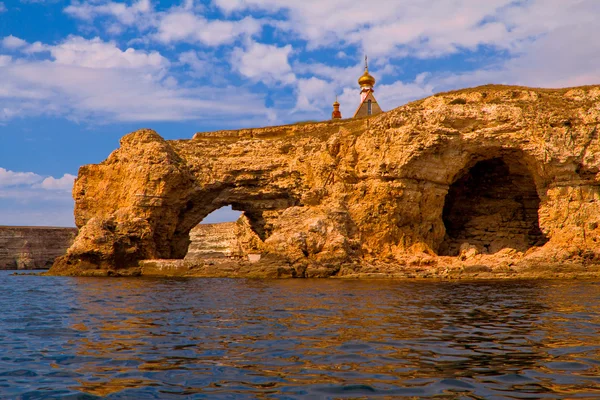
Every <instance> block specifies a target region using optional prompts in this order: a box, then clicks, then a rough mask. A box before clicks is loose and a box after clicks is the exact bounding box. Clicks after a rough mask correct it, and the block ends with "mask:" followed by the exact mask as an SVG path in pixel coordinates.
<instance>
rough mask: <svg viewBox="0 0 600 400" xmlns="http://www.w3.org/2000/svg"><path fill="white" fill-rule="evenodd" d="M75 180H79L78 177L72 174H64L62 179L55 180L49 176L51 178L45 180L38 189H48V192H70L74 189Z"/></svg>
mask: <svg viewBox="0 0 600 400" xmlns="http://www.w3.org/2000/svg"><path fill="white" fill-rule="evenodd" d="M75 178H77V177H76V176H75V175H71V174H64V175H63V176H62V178H58V179H57V178H54V177H52V176H49V177H47V178H45V179H44V180H43V181H42V182H41V183H40V184H39V185H37V186H36V187H39V188H41V189H47V190H63V191H70V190H71V189H72V188H73V182H75Z"/></svg>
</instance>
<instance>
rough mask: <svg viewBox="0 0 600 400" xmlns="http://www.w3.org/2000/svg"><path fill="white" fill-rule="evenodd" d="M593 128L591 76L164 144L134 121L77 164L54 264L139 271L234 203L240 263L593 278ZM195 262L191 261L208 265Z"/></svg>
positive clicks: (595, 108) (599, 106)
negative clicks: (70, 229) (98, 158)
mask: <svg viewBox="0 0 600 400" xmlns="http://www.w3.org/2000/svg"><path fill="white" fill-rule="evenodd" d="M599 124H600V86H588V87H579V88H571V89H560V90H547V89H531V88H524V87H509V86H482V87H478V88H474V89H466V90H461V91H456V92H450V93H443V94H438V95H435V96H432V97H429V98H427V99H424V100H420V101H417V102H414V103H410V104H408V105H406V106H403V107H400V108H397V109H395V110H392V111H390V112H387V113H383V114H380V115H377V116H374V117H370V118H362V119H353V120H342V121H327V122H323V123H314V124H296V125H290V126H281V127H271V128H262V129H245V130H240V131H219V132H212V133H198V134H196V135H195V136H194V138H193V139H191V140H175V141H165V140H164V139H162V138H161V137H160V136H159V135H158V134H157V133H156V132H154V131H151V130H140V131H137V132H134V133H132V134H129V135H127V136H125V137H124V138H123V139H122V140H121V147H120V148H119V149H118V150H116V151H115V152H113V153H112V154H111V155H110V156H109V157H108V159H107V160H106V161H104V162H102V163H101V164H98V165H87V166H84V167H82V168H81V169H80V171H79V176H78V178H77V180H76V182H75V186H74V189H73V195H74V198H75V215H76V223H77V226H78V227H80V228H81V229H80V232H79V235H78V237H77V239H76V241H75V243H74V244H73V246H71V248H70V249H69V250H68V253H67V255H66V256H64V257H62V258H60V259H59V260H57V262H56V263H55V264H54V266H53V268H52V270H51V272H52V273H54V274H88V275H89V274H117V275H119V274H138V273H140V269H139V265H140V261H141V260H148V259H180V260H181V259H183V258H184V256H185V255H186V252H187V248H188V244H189V232H190V230H191V229H192V227H194V226H195V225H196V224H197V223H198V222H200V221H201V220H202V219H203V218H204V217H205V216H206V215H208V214H209V213H210V212H212V211H213V210H216V209H218V208H220V207H222V206H225V205H231V206H232V207H233V208H234V209H236V210H241V211H244V218H243V221H241V222H240V225H239V229H238V235H240V237H244V238H245V239H244V243H245V245H244V249H243V250H242V252H243V253H246V254H250V253H257V252H258V253H260V254H261V255H262V257H261V260H260V261H259V262H258V263H256V264H253V265H252V266H248V265H245V266H244V268H246V270H248V271H251V270H254V271H256V270H261V268H263V269H264V268H267V267H269V266H273V268H274V269H273V271H278V272H277V273H276V275H277V276H280V275H282V274H283V275H286V274H289V275H290V276H329V275H336V276H360V275H377V274H383V275H385V276H395V275H398V274H400V275H403V276H404V275H406V274H407V272H406V271H409V270H414V271H421V272H423V271H424V272H423V274H424V275H425V276H428V274H429V272H427V271H437V272H436V274H437V275H443V273H442V272H440V271H446V272H447V273H450V272H451V270H452V269H457V268H458V269H461V270H467V269H469V268H471V269H473V270H478V268H479V269H481V270H482V271H487V270H486V268H487V269H489V270H493V269H498V270H501V271H511V270H513V271H515V270H516V271H518V270H520V269H523V268H529V267H535V268H541V269H544V268H546V269H548V270H555V269H556V268H559V267H560V268H562V266H565V265H571V266H573V267H574V268H580V269H582V271H584V272H585V271H588V273H591V274H595V273H596V271H597V269H596V268H597V267H598V266H599V264H600V239H599V237H600V190H599V188H600V172H599V167H600V141H599V140H598V131H599ZM205 267H206V266H202V265H200V266H198V265H196V266H194V265H191V264H187V266H186V268H187V269H188V270H189V274H201V275H202V274H204V275H218V271H216V270H215V268H216V267H215V268H213V269H212V270H211V269H208V270H207V269H206V268H205ZM194 268H201V269H202V268H204V269H202V271H203V272H198V271H199V270H196V272H194ZM282 268H283V271H284V272H281V271H282ZM211 271H212V272H211ZM448 271H450V272H448ZM267 275H268V274H267Z"/></svg>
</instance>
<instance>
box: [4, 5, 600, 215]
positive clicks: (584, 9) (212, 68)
mask: <svg viewBox="0 0 600 400" xmlns="http://www.w3.org/2000/svg"><path fill="white" fill-rule="evenodd" d="M598 20H600V1H597V0H523V1H510V0H486V1H481V0H388V1H386V0H380V1H377V2H367V1H355V0H286V1H282V0H205V1H200V0H197V1H193V0H185V1H157V0H133V1H105V0H90V1H79V0H78V1H69V0H65V1H60V0H0V225H2V224H5V225H56V226H73V224H74V223H73V204H72V200H71V195H70V190H71V187H72V182H73V179H74V177H75V175H77V170H78V168H79V166H81V165H83V164H89V163H98V162H100V161H102V160H103V159H105V158H106V157H107V156H108V155H109V154H110V152H111V151H113V150H114V149H116V148H117V147H118V140H119V138H120V137H121V136H123V135H125V134H126V133H128V132H131V131H133V130H136V129H139V128H142V127H149V128H153V129H155V130H156V131H158V132H159V133H160V134H161V135H162V136H163V137H165V138H167V139H174V138H190V137H191V136H192V135H193V134H194V133H195V132H198V131H207V130H215V129H224V128H241V127H251V126H265V125H275V124H283V123H289V122H296V121H303V120H323V119H328V118H329V117H330V114H331V103H332V102H333V100H334V99H335V96H336V95H338V96H339V100H340V103H341V104H342V107H341V110H342V113H343V115H344V116H351V115H352V113H353V111H354V109H355V108H356V106H357V105H358V100H359V94H358V87H357V83H356V80H357V78H358V77H359V76H360V74H361V72H362V68H363V57H364V54H365V53H366V54H368V55H369V59H370V70H371V72H372V74H373V75H374V76H375V77H376V78H377V85H376V87H375V90H376V92H375V95H376V96H377V98H378V101H379V103H380V104H381V106H382V108H383V109H384V110H389V109H392V108H395V107H398V106H401V105H402V104H404V103H406V102H408V101H411V100H415V99H418V98H423V97H426V96H429V95H431V94H433V93H436V92H439V91H445V90H450V89H456V88H462V87H468V86H476V85H479V84H486V83H503V84H519V85H528V86H537V87H566V86H576V85H584V84H598V83H600V68H599V67H598V66H599V65H600V40H598V39H597V38H598V37H600V24H598V22H597V21H598ZM224 218H227V215H226V214H222V215H221V216H220V217H219V216H217V218H216V219H217V220H219V219H224Z"/></svg>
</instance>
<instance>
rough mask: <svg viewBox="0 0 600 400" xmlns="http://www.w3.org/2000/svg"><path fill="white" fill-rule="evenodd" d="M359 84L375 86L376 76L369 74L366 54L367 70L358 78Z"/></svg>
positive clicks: (361, 85)
mask: <svg viewBox="0 0 600 400" xmlns="http://www.w3.org/2000/svg"><path fill="white" fill-rule="evenodd" d="M358 84H359V85H360V87H364V86H371V87H373V86H375V78H373V76H372V75H371V74H369V64H368V63H367V57H366V56H365V72H364V74H362V76H361V77H360V78H358Z"/></svg>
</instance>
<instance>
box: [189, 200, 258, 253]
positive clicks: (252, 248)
mask: <svg viewBox="0 0 600 400" xmlns="http://www.w3.org/2000/svg"><path fill="white" fill-rule="evenodd" d="M268 234H269V227H268V226H266V224H265V221H264V218H263V216H262V213H260V212H259V213H257V212H253V210H243V209H240V205H236V204H229V205H226V206H222V207H220V208H218V209H216V210H214V211H212V212H211V213H209V214H208V215H206V216H205V217H204V218H202V220H201V221H200V222H199V223H198V224H196V225H195V226H194V227H193V228H192V229H191V230H190V231H189V234H188V235H189V236H188V237H189V245H188V247H187V252H186V254H185V255H184V257H183V258H184V259H185V260H186V261H189V262H219V263H220V262H224V261H227V260H229V259H240V258H245V257H247V255H248V253H253V252H259V248H260V247H261V243H262V241H263V240H264V239H265V238H266V237H267V236H268Z"/></svg>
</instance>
